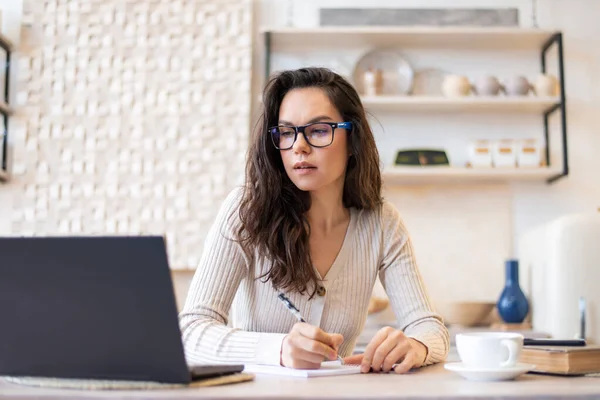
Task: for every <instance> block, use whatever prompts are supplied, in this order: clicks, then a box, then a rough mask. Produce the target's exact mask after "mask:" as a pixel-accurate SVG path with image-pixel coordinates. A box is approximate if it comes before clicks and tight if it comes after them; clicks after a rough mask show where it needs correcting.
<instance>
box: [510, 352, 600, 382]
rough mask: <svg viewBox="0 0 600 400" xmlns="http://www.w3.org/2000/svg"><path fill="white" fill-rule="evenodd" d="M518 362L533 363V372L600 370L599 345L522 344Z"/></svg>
mask: <svg viewBox="0 0 600 400" xmlns="http://www.w3.org/2000/svg"><path fill="white" fill-rule="evenodd" d="M519 361H520V362H523V363H529V364H535V366H536V367H535V369H534V371H535V372H542V373H549V374H560V375H583V374H590V373H598V372H600V345H587V346H582V347H571V346H524V347H523V350H522V351H521V356H520V358H519Z"/></svg>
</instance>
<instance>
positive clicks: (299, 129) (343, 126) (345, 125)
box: [267, 121, 352, 150]
mask: <svg viewBox="0 0 600 400" xmlns="http://www.w3.org/2000/svg"><path fill="white" fill-rule="evenodd" d="M323 124H325V125H329V126H331V142H329V144H326V145H324V146H315V145H313V144H312V143H311V142H310V141H309V140H308V138H307V137H306V128H308V127H309V126H312V125H323ZM281 127H285V128H293V129H294V132H295V133H294V141H293V142H292V144H291V146H290V147H286V148H281V147H279V146H277V145H276V144H275V139H274V138H273V134H274V133H275V130H276V129H277V128H281ZM336 128H341V129H347V130H348V131H351V130H352V122H348V121H346V122H326V121H321V122H311V123H310V124H306V125H300V126H290V125H277V126H272V127H270V128H269V129H267V133H268V134H269V136H271V141H272V142H273V146H275V148H276V149H277V150H289V149H291V148H292V147H294V144H295V143H296V140H297V139H298V132H300V133H301V134H302V136H304V140H306V143H308V144H309V146H312V147H316V148H318V149H322V148H324V147H329V146H331V144H332V143H333V138H334V136H335V130H336Z"/></svg>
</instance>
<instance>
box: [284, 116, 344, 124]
mask: <svg viewBox="0 0 600 400" xmlns="http://www.w3.org/2000/svg"><path fill="white" fill-rule="evenodd" d="M326 120H329V121H333V118H331V117H329V116H327V115H319V116H318V117H314V118H312V119H311V120H310V121H308V122H307V123H308V124H312V123H313V122H320V121H326ZM279 124H280V125H294V124H292V123H291V122H289V121H285V120H282V119H280V120H279Z"/></svg>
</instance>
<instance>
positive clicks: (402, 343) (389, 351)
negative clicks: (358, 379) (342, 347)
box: [344, 326, 427, 374]
mask: <svg viewBox="0 0 600 400" xmlns="http://www.w3.org/2000/svg"><path fill="white" fill-rule="evenodd" d="M426 356H427V348H426V347H425V345H423V343H421V342H419V341H418V340H415V339H413V338H409V337H407V336H406V335H405V334H404V332H402V331H399V330H396V329H394V328H392V327H389V326H387V327H385V328H382V329H381V330H379V332H377V334H376V335H375V337H373V339H371V341H370V342H369V344H368V345H367V348H366V349H365V352H364V353H363V354H358V355H355V356H351V357H347V358H345V359H344V362H345V363H346V364H359V363H360V364H361V369H360V372H362V373H366V372H369V371H370V370H372V371H374V372H379V371H383V372H389V371H391V370H392V368H393V369H394V372H396V373H397V374H403V373H405V372H408V371H409V370H411V369H412V368H415V367H420V366H421V365H423V363H424V362H425V357H426ZM394 365H395V367H394Z"/></svg>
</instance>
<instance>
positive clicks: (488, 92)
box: [473, 75, 504, 96]
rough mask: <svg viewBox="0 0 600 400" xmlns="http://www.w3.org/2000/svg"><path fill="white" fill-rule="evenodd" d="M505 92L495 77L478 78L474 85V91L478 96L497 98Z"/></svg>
mask: <svg viewBox="0 0 600 400" xmlns="http://www.w3.org/2000/svg"><path fill="white" fill-rule="evenodd" d="M501 90H504V88H503V86H502V84H501V83H500V81H499V80H498V78H496V77H495V76H490V75H488V76H483V77H481V78H478V79H477V80H476V81H475V85H473V91H474V92H475V94H477V95H478V96H496V95H497V94H498V93H500V91H501Z"/></svg>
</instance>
